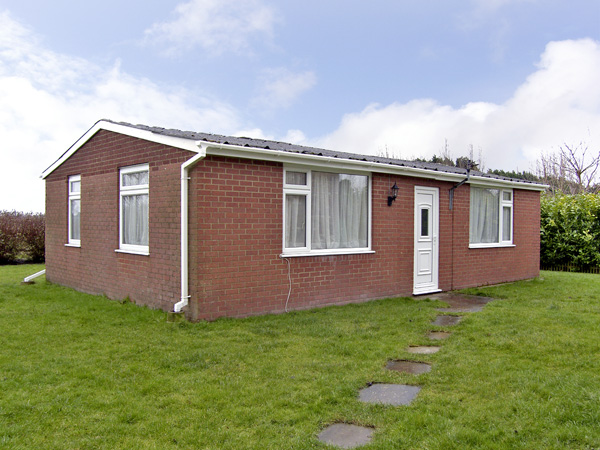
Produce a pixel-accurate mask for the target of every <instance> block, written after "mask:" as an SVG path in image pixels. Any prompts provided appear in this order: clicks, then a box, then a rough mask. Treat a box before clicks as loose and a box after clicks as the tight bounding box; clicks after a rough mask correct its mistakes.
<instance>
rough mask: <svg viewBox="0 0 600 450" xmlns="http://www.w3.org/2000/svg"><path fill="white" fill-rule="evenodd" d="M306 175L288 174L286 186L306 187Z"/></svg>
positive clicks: (299, 173) (286, 175)
mask: <svg viewBox="0 0 600 450" xmlns="http://www.w3.org/2000/svg"><path fill="white" fill-rule="evenodd" d="M306 177H307V175H306V173H304V172H286V173H285V184H293V185H296V186H306Z"/></svg>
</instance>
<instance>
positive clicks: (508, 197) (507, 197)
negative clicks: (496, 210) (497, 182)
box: [502, 191, 512, 202]
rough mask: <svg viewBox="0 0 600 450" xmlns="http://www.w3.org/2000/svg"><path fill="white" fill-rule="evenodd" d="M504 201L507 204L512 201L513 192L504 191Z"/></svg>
mask: <svg viewBox="0 0 600 450" xmlns="http://www.w3.org/2000/svg"><path fill="white" fill-rule="evenodd" d="M502 200H504V201H506V202H510V201H511V200H512V192H507V191H503V192H502Z"/></svg>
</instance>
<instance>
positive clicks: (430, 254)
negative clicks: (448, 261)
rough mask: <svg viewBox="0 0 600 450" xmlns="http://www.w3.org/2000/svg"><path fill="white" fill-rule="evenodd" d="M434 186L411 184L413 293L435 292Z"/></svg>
mask: <svg viewBox="0 0 600 450" xmlns="http://www.w3.org/2000/svg"><path fill="white" fill-rule="evenodd" d="M438 231H439V190H438V188H431V187H421V186H415V261H414V276H413V294H415V295H418V294H428V293H431V292H439V291H440V289H439V288H438V257H439V252H438Z"/></svg>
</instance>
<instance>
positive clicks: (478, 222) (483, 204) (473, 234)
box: [469, 187, 500, 244]
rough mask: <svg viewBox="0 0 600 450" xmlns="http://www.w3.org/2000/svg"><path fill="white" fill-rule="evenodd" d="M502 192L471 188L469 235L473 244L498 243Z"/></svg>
mask: <svg viewBox="0 0 600 450" xmlns="http://www.w3.org/2000/svg"><path fill="white" fill-rule="evenodd" d="M499 202H500V191H498V190H497V189H482V188H475V187H471V211H470V226H469V235H470V242H471V243H473V244H483V243H497V242H498V234H499V225H500V221H499V213H500V203H499Z"/></svg>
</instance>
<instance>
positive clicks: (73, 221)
mask: <svg viewBox="0 0 600 450" xmlns="http://www.w3.org/2000/svg"><path fill="white" fill-rule="evenodd" d="M70 209H71V212H70V214H71V217H70V221H69V222H70V229H69V239H74V240H77V241H78V240H80V239H81V237H80V236H81V233H80V229H81V221H80V218H81V200H79V199H77V200H71V208H70Z"/></svg>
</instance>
